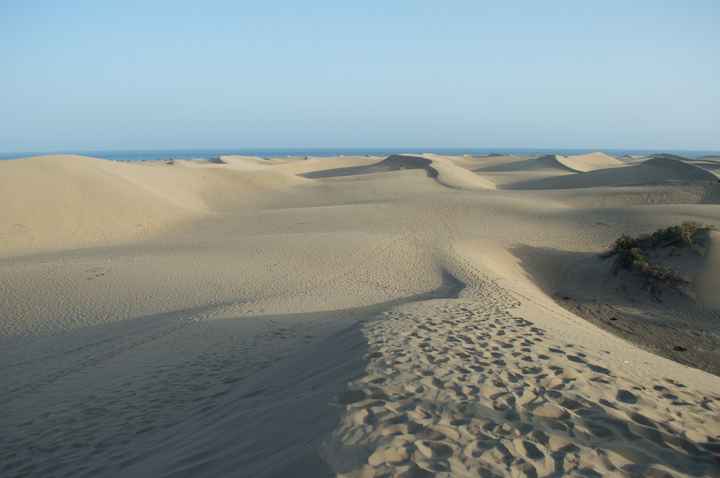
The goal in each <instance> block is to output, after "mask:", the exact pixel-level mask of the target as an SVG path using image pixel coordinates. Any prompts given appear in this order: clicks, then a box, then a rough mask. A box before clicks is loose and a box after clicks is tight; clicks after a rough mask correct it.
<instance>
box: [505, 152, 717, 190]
mask: <svg viewBox="0 0 720 478" xmlns="http://www.w3.org/2000/svg"><path fill="white" fill-rule="evenodd" d="M691 182H699V183H707V184H708V185H710V184H712V183H717V182H718V179H717V177H716V176H715V175H713V174H712V173H710V172H708V171H705V170H704V169H701V168H698V167H696V166H693V165H690V164H687V163H685V162H683V161H680V160H678V159H673V158H652V159H649V160H647V161H644V162H642V163H640V164H637V165H633V166H627V167H623V168H611V169H596V170H593V171H589V172H586V173H579V174H574V175H568V176H564V177H557V178H543V179H539V180H531V181H527V182H525V183H515V184H513V185H512V186H511V187H512V188H514V189H573V188H591V187H619V186H637V185H648V184H658V183H691Z"/></svg>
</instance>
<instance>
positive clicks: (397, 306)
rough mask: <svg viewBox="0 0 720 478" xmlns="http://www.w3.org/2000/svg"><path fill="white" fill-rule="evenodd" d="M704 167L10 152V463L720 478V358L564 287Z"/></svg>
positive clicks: (83, 471)
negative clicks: (590, 306)
mask: <svg viewBox="0 0 720 478" xmlns="http://www.w3.org/2000/svg"><path fill="white" fill-rule="evenodd" d="M709 161H710V160H707V161H705V163H708V164H709ZM705 163H702V164H693V163H692V162H687V161H684V160H682V159H677V158H672V157H660V158H650V159H649V160H645V161H644V162H643V161H639V160H638V161H632V162H624V161H623V162H621V161H619V160H617V159H615V158H612V157H609V156H606V155H603V154H597V153H595V154H593V155H588V156H582V157H559V156H552V157H540V158H531V157H508V156H492V157H472V156H457V157H451V156H438V155H430V154H421V153H412V152H409V153H408V154H406V155H394V156H390V157H387V158H381V157H373V158H369V157H352V156H348V157H338V158H308V159H305V158H277V159H263V158H254V157H236V156H228V157H221V158H219V160H218V161H213V162H203V161H194V162H193V161H174V162H172V163H166V162H147V163H142V164H130V163H118V162H109V161H104V160H100V159H94V158H85V157H78V156H52V157H38V158H29V159H22V160H17V161H3V162H0V217H2V221H0V291H1V292H2V293H1V294H0V368H1V369H2V372H0V398H1V399H2V403H3V405H4V406H3V413H2V414H0V430H2V433H0V475H2V476H8V477H14V476H73V477H75V476H88V477H90V476H92V477H97V476H118V477H119V476H139V477H161V476H172V477H184V476H192V477H195V476H208V477H210V476H212V477H216V476H252V477H261V476H268V477H269V476H274V477H279V476H309V477H316V476H348V477H350V476H352V477H354V476H357V477H360V476H363V477H365V476H368V477H369V476H408V477H409V476H561V475H569V476H599V475H603V476H604V475H608V476H718V470H720V461H719V459H720V418H719V417H720V377H718V376H717V375H713V374H711V373H708V372H706V371H704V370H700V369H699V368H697V367H702V364H700V363H690V365H693V366H689V365H688V362H687V360H686V361H684V363H680V362H683V359H682V356H680V357H671V358H674V359H675V360H669V359H667V358H665V357H662V356H659V355H657V354H655V353H651V351H650V350H649V349H648V347H646V346H645V345H644V342H643V340H642V339H641V338H638V337H632V336H630V335H632V334H630V335H627V336H623V335H622V334H620V333H611V332H613V331H612V329H611V328H610V327H605V329H603V328H601V327H598V326H596V325H595V324H594V323H593V322H591V321H589V320H586V319H588V317H583V316H582V315H583V314H582V313H581V311H580V310H576V312H577V313H575V312H573V310H574V309H573V308H572V307H571V306H569V305H568V304H567V303H564V299H563V298H562V297H561V296H562V294H564V293H569V292H567V290H569V289H570V286H571V285H572V286H573V287H574V288H573V289H572V291H573V294H575V295H574V298H573V300H575V299H578V300H579V299H580V298H581V297H580V294H579V293H578V292H583V293H584V294H585V296H583V297H582V299H583V300H596V301H597V300H600V301H601V303H602V304H605V305H607V306H613V305H617V304H618V303H619V302H620V301H621V300H624V299H623V295H622V294H621V293H620V292H618V291H617V290H616V289H617V288H614V287H609V286H608V282H607V281H606V280H608V279H607V278H606V277H605V276H604V275H603V273H602V271H600V272H597V271H595V269H583V267H584V266H583V264H587V261H589V260H591V259H592V258H596V257H597V254H598V253H599V252H601V251H602V250H604V249H605V248H606V247H607V245H608V244H609V243H610V242H611V241H612V240H614V239H615V238H616V237H618V236H619V235H620V234H623V233H628V234H639V233H642V232H649V231H652V230H654V229H657V228H658V227H664V226H668V225H670V224H674V223H677V222H681V221H683V220H697V221H701V222H705V223H710V224H713V225H716V226H720V211H718V208H717V204H718V195H717V189H716V188H717V177H716V176H715V175H714V174H713V173H712V172H711V171H710V170H711V169H712V168H711V167H710V166H708V164H705ZM718 257H719V256H718V254H717V251H716V249H715V248H713V249H712V251H711V253H710V254H709V255H708V256H707V257H706V258H704V259H703V261H704V262H702V265H703V268H701V269H702V274H701V275H698V277H699V279H698V287H699V288H700V289H702V291H704V292H703V294H704V296H703V297H705V298H704V299H703V300H702V301H701V303H695V302H693V301H685V302H683V301H675V302H673V307H675V308H676V309H673V310H676V311H679V312H682V313H683V314H684V315H682V314H681V315H680V317H686V319H683V320H686V323H689V322H690V321H692V320H695V318H696V317H699V315H698V314H697V313H696V311H697V310H701V309H702V310H703V311H704V312H703V313H705V314H708V316H714V317H716V315H713V314H715V312H714V311H715V310H717V309H716V308H717V306H718V305H717V304H716V303H714V302H713V298H714V294H712V293H711V292H710V293H708V290H710V291H711V290H712V289H713V287H714V286H713V284H716V283H717V276H716V274H714V273H713V270H716V269H715V268H714V267H712V264H715V263H716V261H717V260H718ZM699 270H700V269H699ZM578 271H579V272H578ZM582 271H590V272H589V273H587V274H585V275H582V274H581V272H582ZM593 271H595V272H593ZM578 274H580V275H578ZM700 289H699V290H700ZM563 290H565V291H566V292H563ZM641 292H642V291H641ZM565 302H567V301H565ZM635 305H636V306H637V308H638V311H639V312H638V320H639V322H637V323H636V324H635V325H636V328H635V329H634V330H635V331H636V335H638V334H639V335H642V333H643V331H644V329H643V326H642V324H643V322H642V318H643V317H644V315H643V314H645V313H646V312H647V310H649V309H647V304H646V303H645V302H642V301H640V302H638V303H637V304H635ZM655 319H657V317H655ZM658 324H659V325H658ZM704 324H705V325H703V327H702V331H703V333H704V334H706V337H711V338H712V337H718V336H720V326H719V325H718V324H717V323H716V322H715V323H713V322H712V321H707V323H705V322H704ZM652 326H653V327H655V328H656V329H659V328H661V326H662V323H658V321H657V320H655V321H654V322H652ZM656 329H649V330H656ZM696 330H699V329H698V328H697V327H696ZM623 337H625V338H623ZM708 340H710V339H708ZM713 340H714V339H713ZM684 343H685V342H684ZM704 343H705V342H703V341H700V340H698V341H697V344H693V343H692V341H691V342H690V343H689V344H688V345H689V346H691V347H692V346H696V347H700V346H701V345H702V344H704ZM711 343H714V342H712V340H711ZM698 344H699V345H698ZM699 352H702V351H701V350H700V351H699ZM699 352H698V353H699ZM678 353H679V352H678ZM709 360H711V361H712V360H716V359H714V358H712V357H711V358H710V359H709ZM704 368H706V369H711V368H708V367H704Z"/></svg>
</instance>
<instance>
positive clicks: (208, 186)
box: [0, 156, 303, 256]
mask: <svg viewBox="0 0 720 478" xmlns="http://www.w3.org/2000/svg"><path fill="white" fill-rule="evenodd" d="M259 161H261V160H255V161H253V160H252V158H243V159H231V160H229V161H228V164H212V163H207V162H200V163H197V162H192V161H178V162H176V163H175V164H173V165H168V164H165V163H149V164H133V163H121V162H112V161H105V160H100V159H95V158H88V157H82V156H45V157H36V158H28V159H22V160H16V161H3V162H2V163H0V202H2V204H3V211H2V212H3V221H2V224H0V256H2V255H5V254H14V253H17V252H22V251H27V252H30V251H40V250H53V249H55V250H57V249H67V248H77V247H87V246H93V245H102V244H109V243H119V242H124V241H129V240H133V239H139V238H144V237H146V236H147V235H149V234H150V235H152V234H160V233H162V232H163V231H167V230H169V229H172V228H174V227H178V226H180V225H182V224H184V223H186V222H188V221H191V220H195V219H198V218H200V217H203V216H208V215H212V214H214V213H215V212H217V211H218V210H223V209H231V208H237V207H242V206H243V204H246V205H247V204H253V203H254V199H255V198H256V197H257V195H258V194H259V193H261V192H271V191H277V190H279V189H283V188H287V187H290V186H292V185H297V184H299V183H302V181H303V180H302V178H299V177H297V176H295V175H293V174H290V173H282V172H281V171H276V170H272V169H270V168H269V167H265V166H264V165H262V163H260V162H259ZM195 169H201V170H202V171H203V172H202V173H198V172H197V171H194V170H195Z"/></svg>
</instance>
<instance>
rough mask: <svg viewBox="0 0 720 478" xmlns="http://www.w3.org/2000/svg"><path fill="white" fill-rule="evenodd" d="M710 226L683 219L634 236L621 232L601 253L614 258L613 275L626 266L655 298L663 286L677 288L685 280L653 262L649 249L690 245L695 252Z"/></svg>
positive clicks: (711, 227) (655, 250)
mask: <svg viewBox="0 0 720 478" xmlns="http://www.w3.org/2000/svg"><path fill="white" fill-rule="evenodd" d="M713 229H714V227H713V226H709V225H704V224H700V223H697V222H683V223H682V224H680V225H675V226H670V227H667V228H664V229H658V230H657V231H655V232H653V233H652V234H643V235H640V236H638V237H631V236H628V235H626V234H623V235H622V236H620V237H619V238H618V239H617V240H616V241H615V242H614V243H613V245H612V246H611V247H610V249H609V250H608V251H607V252H605V253H603V254H602V255H601V257H603V258H605V259H607V258H610V257H614V258H615V260H614V262H613V266H612V270H613V273H614V274H616V275H617V274H618V273H619V272H620V271H622V270H626V271H630V272H633V273H635V274H637V275H639V276H640V277H642V278H643V279H644V280H645V286H646V287H647V289H648V290H649V291H650V293H651V294H652V295H653V296H654V297H655V298H656V299H659V295H660V293H661V291H662V288H663V287H670V288H674V289H679V288H681V287H683V286H686V285H688V283H689V282H688V281H687V280H686V279H684V278H683V277H681V276H680V275H679V274H678V273H677V272H675V271H674V270H673V269H671V268H669V267H666V266H663V265H660V264H655V263H653V262H652V261H651V259H650V258H651V257H652V256H653V253H655V252H657V251H659V250H661V249H664V248H668V247H673V248H674V249H681V248H690V249H692V250H694V251H696V252H699V250H698V245H699V243H700V242H701V237H703V236H704V235H705V233H707V232H708V231H710V230H713Z"/></svg>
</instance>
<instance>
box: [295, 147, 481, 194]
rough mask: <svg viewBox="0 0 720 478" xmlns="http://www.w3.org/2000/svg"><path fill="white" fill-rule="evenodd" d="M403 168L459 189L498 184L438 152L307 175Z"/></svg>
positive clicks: (375, 171) (348, 173) (325, 175)
mask: <svg viewBox="0 0 720 478" xmlns="http://www.w3.org/2000/svg"><path fill="white" fill-rule="evenodd" d="M401 170H424V171H425V172H426V173H427V175H428V176H429V177H431V178H434V179H436V180H437V182H439V183H440V184H442V185H444V186H448V187H451V188H456V189H468V190H472V189H495V184H494V183H493V182H491V181H489V180H487V179H484V178H482V177H480V176H478V175H475V174H472V173H471V172H470V171H468V170H466V169H464V168H461V167H458V166H456V165H455V164H453V162H451V161H450V160H448V159H447V158H443V157H439V156H432V155H429V156H413V155H400V154H394V155H391V156H388V157H387V158H385V159H384V160H382V161H380V162H378V163H375V164H371V165H368V166H350V167H344V168H336V169H329V170H327V169H326V170H322V171H316V172H310V173H306V174H305V175H304V176H305V177H308V178H335V177H342V176H355V175H364V174H375V173H383V172H390V171H401Z"/></svg>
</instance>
